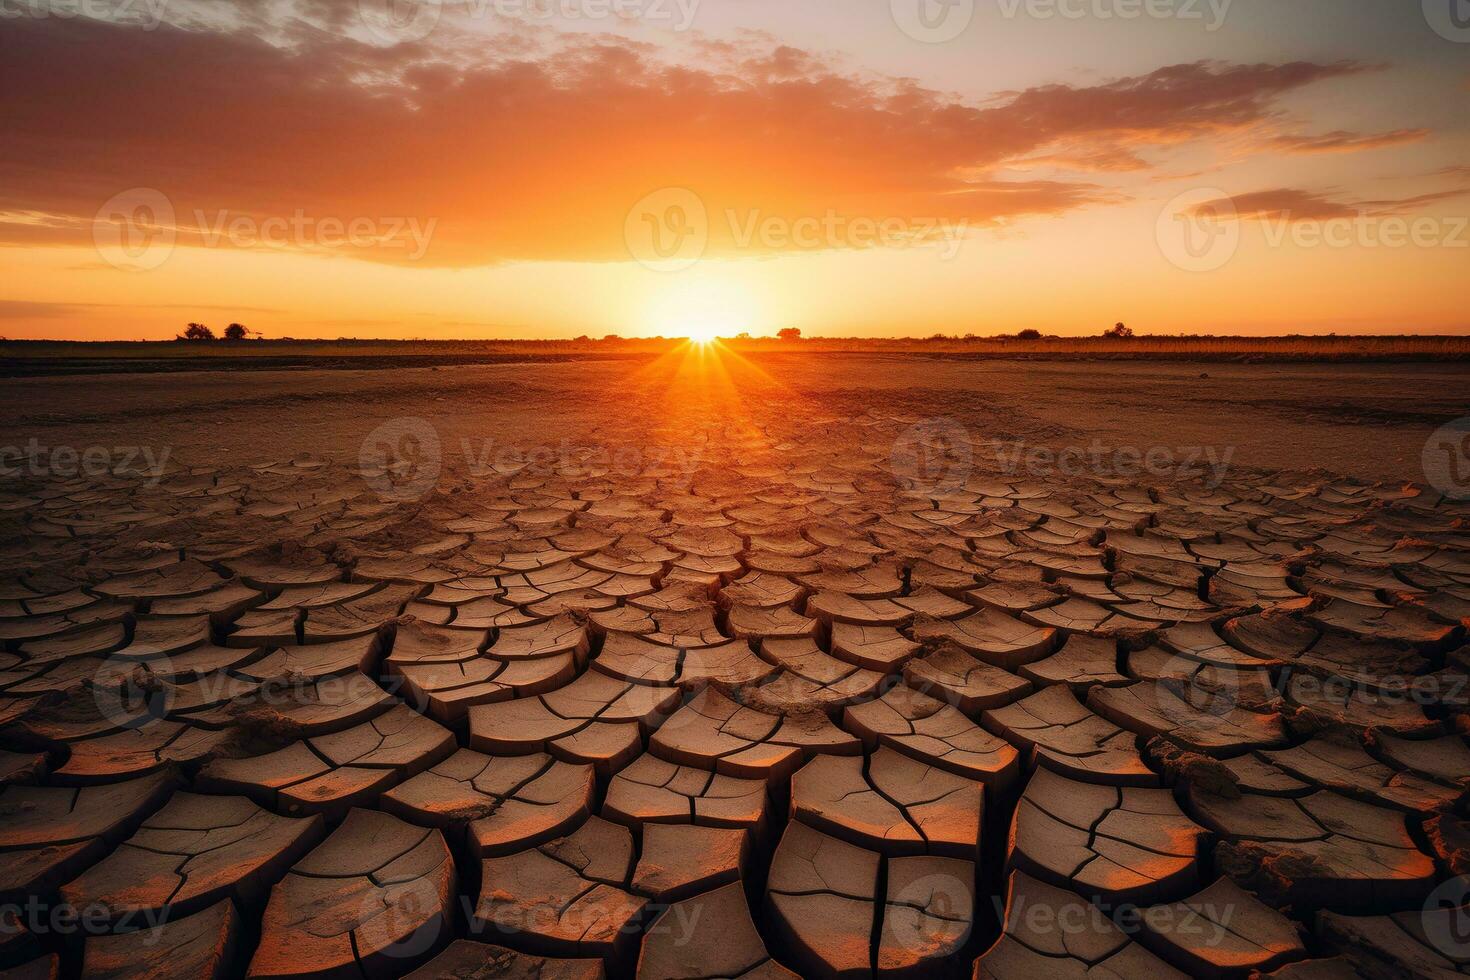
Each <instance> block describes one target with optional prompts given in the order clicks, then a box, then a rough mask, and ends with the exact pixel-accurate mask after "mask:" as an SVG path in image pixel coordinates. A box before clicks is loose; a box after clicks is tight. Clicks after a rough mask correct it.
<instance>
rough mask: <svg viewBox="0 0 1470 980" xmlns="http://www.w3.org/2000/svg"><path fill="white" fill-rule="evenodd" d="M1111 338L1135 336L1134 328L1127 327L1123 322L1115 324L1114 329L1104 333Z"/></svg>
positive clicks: (1120, 338) (1124, 338)
mask: <svg viewBox="0 0 1470 980" xmlns="http://www.w3.org/2000/svg"><path fill="white" fill-rule="evenodd" d="M1103 336H1104V337H1107V338H1108V339H1110V340H1128V339H1129V338H1131V337H1132V336H1133V328H1131V327H1126V326H1124V325H1123V324H1121V323H1115V324H1113V329H1111V330H1109V331H1107V332H1106V333H1104V334H1103Z"/></svg>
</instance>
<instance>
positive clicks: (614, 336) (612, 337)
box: [602, 333, 623, 341]
mask: <svg viewBox="0 0 1470 980" xmlns="http://www.w3.org/2000/svg"><path fill="white" fill-rule="evenodd" d="M602 339H603V340H604V341H612V340H622V339H623V338H622V337H619V336H618V335H617V334H615V333H610V334H608V335H607V336H606V337H603V338H602Z"/></svg>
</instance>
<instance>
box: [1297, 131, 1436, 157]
mask: <svg viewBox="0 0 1470 980" xmlns="http://www.w3.org/2000/svg"><path fill="white" fill-rule="evenodd" d="M1428 135H1429V130H1427V129H1395V130H1393V131H1391V132H1387V133H1369V134H1366V135H1364V134H1362V133H1350V132H1346V131H1344V130H1341V129H1339V130H1334V131H1333V132H1330V133H1323V134H1322V135H1320V136H1297V135H1287V136H1277V137H1275V138H1273V139H1272V140H1270V142H1269V145H1270V146H1271V147H1273V148H1275V149H1278V150H1284V151H1285V152H1287V153H1358V152H1361V151H1363V150H1378V149H1382V148H1384V147H1388V146H1403V145H1404V144H1405V143H1417V142H1418V141H1420V140H1422V139H1424V138H1425V137H1426V136H1428Z"/></svg>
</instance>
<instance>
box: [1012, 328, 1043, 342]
mask: <svg viewBox="0 0 1470 980" xmlns="http://www.w3.org/2000/svg"><path fill="white" fill-rule="evenodd" d="M1016 339H1017V340H1040V339H1041V331H1040V330H1031V329H1029V328H1028V329H1026V330H1022V331H1021V332H1020V333H1018V334H1016Z"/></svg>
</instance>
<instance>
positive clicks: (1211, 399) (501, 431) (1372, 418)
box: [0, 349, 1470, 482]
mask: <svg viewBox="0 0 1470 980" xmlns="http://www.w3.org/2000/svg"><path fill="white" fill-rule="evenodd" d="M1467 392H1470V364H1464V363H1448V364H1429V363H1399V364H1340V363H1339V364H1312V363H1304V364H1220V363H1194V364H1191V363H1179V362H1151V361H1136V362H1127V363H1118V362H1113V363H1100V362H1090V361H1077V362H1067V361H1045V362H1015V361H983V360H977V361H957V360H946V359H937V358H930V357H923V356H916V355H882V354H875V355H856V354H788V355H780V354H770V355H752V356H750V357H748V358H747V357H742V356H739V355H735V354H732V353H729V352H725V353H721V354H713V353H709V352H701V351H698V350H696V349H688V350H684V351H681V352H676V353H675V354H670V355H665V356H663V357H658V358H645V359H633V360H629V359H626V358H620V359H610V360H606V361H597V360H589V361H579V362H560V363H554V362H553V363H548V362H535V361H531V362H520V363H510V364H498V365H461V366H452V367H439V368H401V369H386V370H362V371H359V370H343V369H337V370H299V369H298V370H282V371H274V370H252V371H238V370H230V371H192V372H170V373H144V374H128V375H116V374H113V375H105V376H104V375H81V376H71V377H57V378H19V379H11V380H9V381H7V382H6V384H5V385H4V390H3V393H0V435H3V437H4V438H3V441H0V446H7V447H8V446H20V447H22V448H24V447H25V445H26V444H27V443H28V442H29V440H31V439H35V440H36V445H38V446H40V447H43V448H44V447H55V446H72V447H75V448H76V449H77V450H78V451H79V452H82V451H85V449H86V448H88V447H95V446H101V447H106V448H108V449H111V450H116V449H119V448H122V447H129V448H131V447H139V448H141V449H143V450H146V451H147V452H151V453H152V454H153V456H154V458H162V454H163V453H164V452H167V453H168V454H169V459H171V460H173V461H176V462H181V463H186V464H193V465H199V464H204V463H208V462H211V461H223V460H225V459H228V460H229V461H231V462H233V463H245V464H250V463H258V462H264V461H268V460H273V459H280V458H283V457H289V456H293V455H295V454H297V453H303V452H311V453H321V454H324V455H328V456H333V457H336V458H341V459H349V458H351V457H353V456H355V455H356V454H357V453H358V452H359V449H360V447H361V446H362V444H363V441H364V439H366V438H367V437H368V436H369V434H371V433H372V432H373V431H374V430H375V429H377V428H378V427H379V426H380V425H382V424H384V423H387V422H390V421H392V420H395V419H403V418H415V419H423V420H426V421H427V422H429V423H430V424H431V426H432V427H433V430H434V432H435V433H436V435H437V436H438V438H439V440H440V443H441V447H442V449H443V452H444V453H445V455H446V461H447V463H448V465H449V466H450V467H451V468H452V466H453V464H454V462H455V461H456V458H457V457H468V458H469V460H468V461H469V462H470V463H474V461H475V460H476V459H479V460H481V461H482V462H483V461H484V460H485V459H487V458H489V459H493V458H494V454H495V453H497V452H523V453H531V452H536V451H541V452H546V451H565V450H566V449H567V447H569V446H571V447H575V448H577V449H579V450H581V449H586V448H589V447H590V448H593V449H605V450H607V451H611V450H612V448H614V447H621V448H622V450H623V451H624V452H640V451H643V452H647V453H649V454H653V453H655V452H656V451H657V450H658V447H665V448H667V447H670V446H680V447H682V448H683V451H690V450H691V448H692V449H697V450H698V451H700V452H705V451H715V452H717V451H718V438H719V433H720V431H721V430H722V428H724V427H726V426H731V425H734V426H741V425H756V426H768V425H773V426H775V428H776V429H777V430H778V431H783V432H785V434H786V435H787V436H788V438H792V439H796V440H800V439H801V438H803V434H804V433H805V434H807V435H810V433H811V432H812V431H813V427H814V426H820V425H828V424H833V423H841V422H843V421H844V420H845V421H861V420H862V419H863V418H865V417H872V416H879V417H897V418H900V419H904V420H908V421H911V422H914V423H918V424H927V425H930V426H939V427H941V428H942V429H943V430H944V431H962V432H963V433H964V434H965V435H966V436H968V438H970V439H971V440H972V441H976V442H986V441H990V440H999V441H1001V442H1003V443H1005V444H1007V445H1009V446H1011V447H1012V448H1011V452H1013V453H1016V454H1018V455H1016V456H1015V457H1014V458H1015V459H1016V465H1017V466H1020V467H1029V468H1030V469H1031V470H1035V471H1036V472H1035V473H1034V475H1037V476H1040V477H1045V476H1046V472H1047V469H1046V468H1047V466H1049V465H1051V464H1050V463H1049V462H1048V459H1047V457H1046V455H1045V454H1044V453H1042V454H1033V452H1032V449H1033V448H1035V447H1043V446H1044V447H1048V448H1050V449H1053V450H1059V449H1067V448H1069V447H1070V448H1071V449H1072V450H1073V451H1074V457H1075V458H1078V459H1084V458H1095V457H1096V456H1097V454H1098V452H1099V451H1100V450H1101V451H1102V452H1103V453H1104V455H1105V456H1106V457H1107V458H1109V459H1113V458H1119V457H1116V451H1117V450H1119V449H1120V448H1121V449H1122V450H1123V451H1124V453H1125V455H1124V456H1123V457H1121V458H1123V459H1132V458H1133V457H1132V455H1131V454H1132V453H1133V452H1134V451H1136V452H1137V454H1138V455H1139V456H1140V457H1144V458H1147V454H1148V453H1150V451H1152V452H1153V454H1154V456H1153V458H1154V459H1157V460H1164V459H1167V458H1172V459H1174V460H1175V461H1176V462H1178V463H1181V464H1182V463H1185V462H1187V461H1189V460H1191V459H1193V460H1196V461H1197V462H1198V464H1199V465H1200V466H1214V465H1229V466H1231V467H1233V468H1234V469H1236V470H1237V471H1242V470H1244V471H1247V472H1249V471H1255V470H1261V471H1305V470H1320V471H1324V472H1326V473H1331V474H1334V475H1342V476H1352V477H1357V478H1359V479H1364V480H1372V481H1389V482H1404V481H1415V482H1423V481H1424V475H1423V472H1422V469H1421V464H1420V454H1421V452H1422V450H1423V448H1424V445H1425V442H1426V440H1427V439H1428V437H1429V436H1430V435H1431V433H1433V432H1434V431H1435V430H1436V429H1437V428H1438V427H1440V426H1441V425H1443V424H1445V423H1447V422H1450V421H1452V420H1454V419H1457V418H1459V417H1461V416H1463V415H1465V414H1466V413H1467V411H1470V406H1467V397H1466V395H1467ZM951 422H952V423H954V424H956V425H957V426H958V427H959V429H958V430H955V429H954V428H953V426H951ZM1022 452H1024V453H1025V455H1019V454H1020V453H1022Z"/></svg>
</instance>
